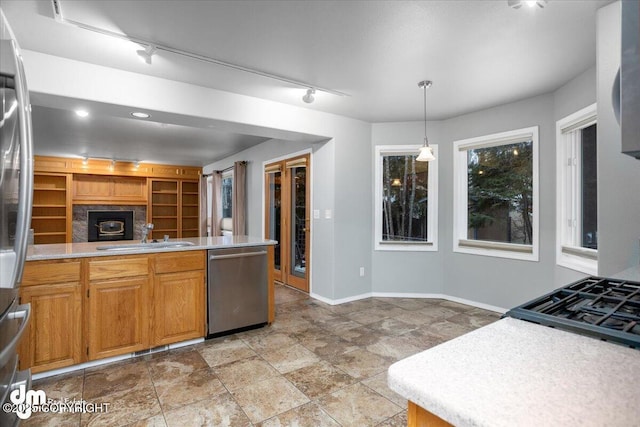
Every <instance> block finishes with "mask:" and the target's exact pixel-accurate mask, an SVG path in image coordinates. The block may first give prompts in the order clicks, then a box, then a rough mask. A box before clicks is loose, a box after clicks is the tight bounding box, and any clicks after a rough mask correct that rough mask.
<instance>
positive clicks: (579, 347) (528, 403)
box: [388, 318, 640, 427]
mask: <svg viewBox="0 0 640 427" xmlns="http://www.w3.org/2000/svg"><path fill="white" fill-rule="evenodd" d="M388 382H389V387H391V389H392V390H394V391H395V392H397V393H399V394H400V395H402V396H403V397H405V398H406V399H409V400H411V401H412V402H414V403H416V404H417V405H419V406H421V407H423V408H424V409H426V410H428V411H429V412H431V413H433V414H435V415H437V416H439V417H440V418H442V419H444V420H446V421H448V422H450V423H451V424H454V425H456V426H541V425H544V426H569V425H576V426H578V425H579V426H603V425H608V426H625V427H628V426H640V404H639V403H638V402H639V399H640V397H639V396H640V351H639V350H637V349H632V348H628V347H624V346H621V345H617V344H612V343H608V342H604V341H599V340H597V339H594V338H590V337H585V336H582V335H578V334H575V333H571V332H565V331H561V330H558V329H554V328H550V327H547V326H540V325H537V324H534V323H530V322H527V321H524V320H518V319H512V318H505V319H502V320H499V321H497V322H495V323H492V324H490V325H488V326H485V327H483V328H480V329H477V330H475V331H473V332H470V333H468V334H466V335H463V336H461V337H458V338H456V339H453V340H451V341H448V342H445V343H443V344H441V345H438V346H436V347H433V348H431V349H429V350H426V351H424V352H422V353H418V354H415V355H413V356H411V357H408V358H406V359H404V360H401V361H399V362H396V363H394V364H393V365H391V367H390V368H389V375H388Z"/></svg>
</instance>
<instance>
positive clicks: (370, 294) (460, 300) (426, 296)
mask: <svg viewBox="0 0 640 427" xmlns="http://www.w3.org/2000/svg"><path fill="white" fill-rule="evenodd" d="M309 296H310V297H311V298H314V299H317V300H319V301H322V302H324V303H326V304H329V305H339V304H344V303H347V302H352V301H357V300H361V299H365V298H371V297H379V298H421V299H444V300H447V301H451V302H457V303H460V304H465V305H470V306H472V307H477V308H481V309H483V310H489V311H494V312H496V313H500V314H504V313H506V312H507V310H508V309H506V308H502V307H498V306H495V305H491V304H485V303H482V302H477V301H472V300H468V299H465V298H459V297H455V296H451V295H445V294H427V293H415V292H407V293H401V292H368V293H366V294H360V295H355V296H352V297H348V298H341V299H336V300H333V299H329V298H325V297H322V296H320V295H317V294H310V295H309Z"/></svg>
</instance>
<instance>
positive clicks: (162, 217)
mask: <svg viewBox="0 0 640 427" xmlns="http://www.w3.org/2000/svg"><path fill="white" fill-rule="evenodd" d="M151 218H153V219H176V218H178V216H177V215H171V216H168V215H152V216H151Z"/></svg>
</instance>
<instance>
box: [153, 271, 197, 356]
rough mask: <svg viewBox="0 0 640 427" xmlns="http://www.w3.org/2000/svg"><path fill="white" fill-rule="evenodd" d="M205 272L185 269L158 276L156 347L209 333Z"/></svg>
mask: <svg viewBox="0 0 640 427" xmlns="http://www.w3.org/2000/svg"><path fill="white" fill-rule="evenodd" d="M204 277H205V275H204V271H202V270H200V271H185V272H180V273H166V274H158V275H156V276H155V283H154V296H153V297H154V316H153V344H154V346H158V345H164V344H171V343H175V342H179V341H184V340H188V339H192V338H200V337H203V336H204V335H205V310H204V307H205V283H204V280H205V279H204Z"/></svg>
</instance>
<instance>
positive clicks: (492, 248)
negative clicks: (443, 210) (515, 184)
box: [453, 126, 540, 261]
mask: <svg viewBox="0 0 640 427" xmlns="http://www.w3.org/2000/svg"><path fill="white" fill-rule="evenodd" d="M525 138H527V139H528V138H531V140H532V149H533V159H532V169H533V170H532V173H533V188H532V197H533V206H532V212H533V215H532V217H533V218H532V227H533V236H532V244H531V245H520V244H513V243H501V242H487V241H481V240H468V239H467V219H468V218H467V217H468V210H467V196H468V178H467V168H468V165H467V150H470V149H473V148H481V147H492V146H498V145H506V144H509V143H514V142H521V141H522V140H523V139H525ZM538 164H539V160H538V126H533V127H528V128H523V129H517V130H513V131H508V132H500V133H494V134H491V135H485V136H480V137H475V138H469V139H463V140H459V141H454V142H453V216H454V218H453V251H454V252H458V253H465V254H473V255H483V256H491V257H498V258H510V259H517V260H523V261H538V259H539V242H540V237H539V236H540V227H539V217H540V210H539V203H540V197H539V195H540V193H539V167H538Z"/></svg>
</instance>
